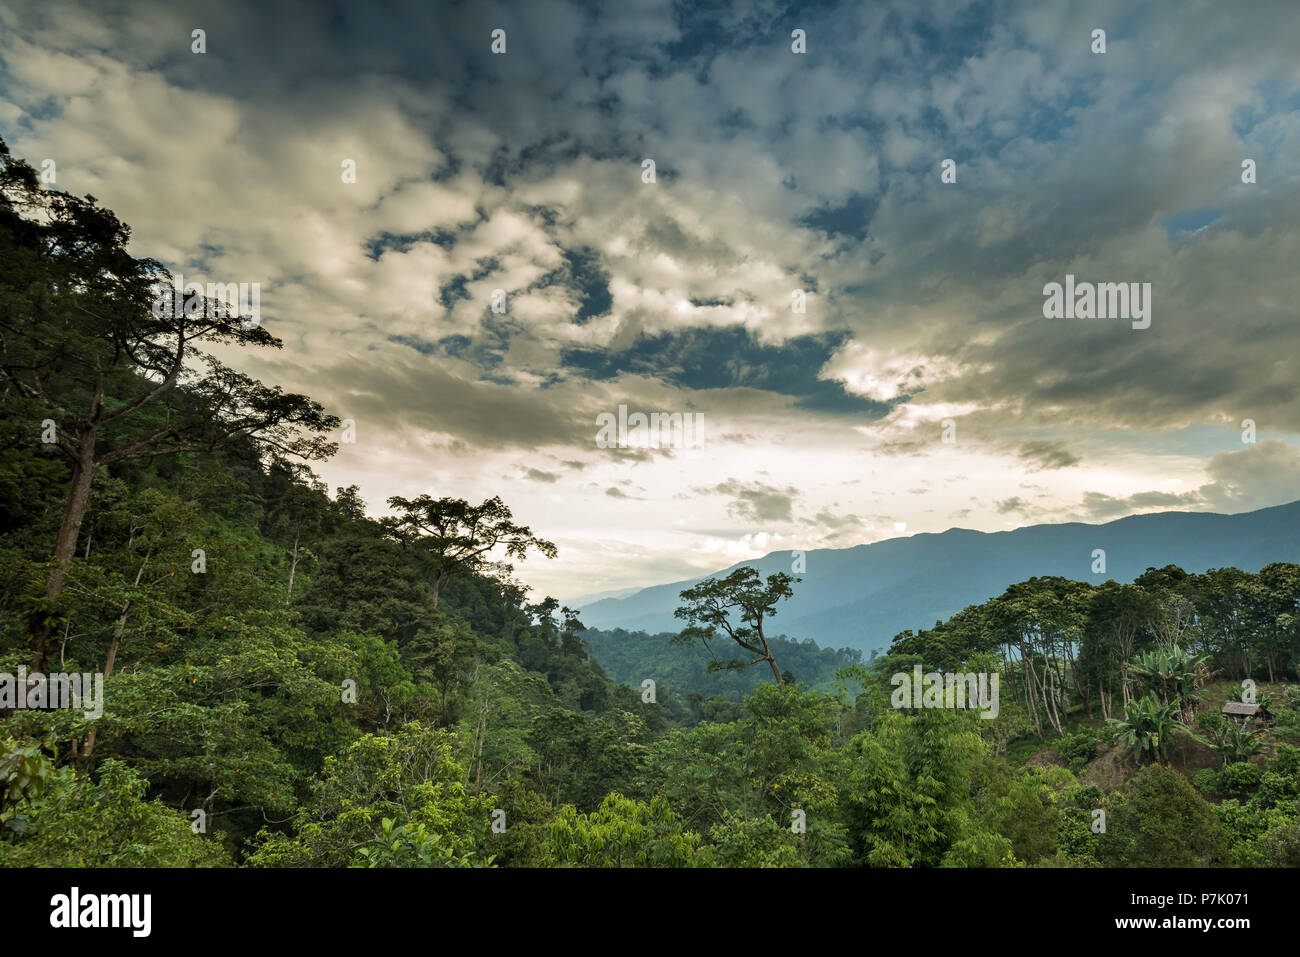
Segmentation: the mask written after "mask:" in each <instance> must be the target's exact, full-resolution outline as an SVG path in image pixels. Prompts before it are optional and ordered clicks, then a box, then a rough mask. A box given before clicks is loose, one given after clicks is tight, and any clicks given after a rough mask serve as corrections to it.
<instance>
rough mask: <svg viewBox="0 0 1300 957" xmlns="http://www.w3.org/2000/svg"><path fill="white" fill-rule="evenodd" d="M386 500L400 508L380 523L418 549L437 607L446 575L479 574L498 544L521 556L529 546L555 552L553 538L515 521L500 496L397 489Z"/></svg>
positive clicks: (549, 553)
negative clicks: (475, 499) (404, 493)
mask: <svg viewBox="0 0 1300 957" xmlns="http://www.w3.org/2000/svg"><path fill="white" fill-rule="evenodd" d="M388 505H389V507H390V508H394V509H397V510H398V511H399V512H400V514H399V515H398V516H396V517H394V518H386V519H384V520H383V522H382V524H383V526H384V528H385V529H386V530H387V532H388V534H389V535H390V536H391V537H392V538H393V539H394V540H396V541H398V542H401V543H402V544H403V545H404V546H406V547H407V548H409V549H411V550H412V551H414V552H416V553H417V554H418V555H419V557H420V559H421V561H422V563H423V564H424V566H425V568H426V570H427V571H428V573H429V575H430V578H431V581H432V585H433V604H434V606H435V607H437V604H438V595H439V593H440V592H441V591H442V587H443V585H445V584H446V582H447V580H448V579H450V578H452V577H453V576H455V575H466V574H471V573H480V574H481V573H482V572H483V571H484V570H485V569H486V568H487V567H488V553H490V552H491V551H492V549H494V548H497V547H498V546H501V547H503V548H505V552H506V555H507V556H508V557H510V558H517V559H519V560H520V561H522V560H523V559H525V558H527V557H528V549H530V548H536V549H537V550H538V551H539V552H541V553H542V554H543V555H545V556H546V557H547V558H554V557H555V556H556V554H557V549H556V547H555V545H554V544H552V543H551V542H548V541H546V540H545V539H542V538H537V537H536V536H534V535H533V531H532V529H530V528H529V527H528V526H526V525H517V524H515V522H514V517H513V515H512V514H511V512H510V509H509V508H508V507H507V506H506V504H505V503H504V502H502V501H501V499H500V497H493V498H490V499H488V500H487V501H485V502H484V503H483V504H482V505H470V504H469V502H467V501H465V500H464V499H463V498H439V499H435V498H433V497H432V496H429V495H420V496H418V497H417V498H414V499H405V498H402V497H401V496H397V495H395V496H393V497H392V498H390V499H389V500H388Z"/></svg>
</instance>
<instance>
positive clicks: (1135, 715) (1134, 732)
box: [1106, 691, 1180, 764]
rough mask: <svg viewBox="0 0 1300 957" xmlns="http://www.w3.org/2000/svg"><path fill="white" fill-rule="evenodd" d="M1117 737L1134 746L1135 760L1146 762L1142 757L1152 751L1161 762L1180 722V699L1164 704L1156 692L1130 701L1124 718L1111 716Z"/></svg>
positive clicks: (1152, 754)
mask: <svg viewBox="0 0 1300 957" xmlns="http://www.w3.org/2000/svg"><path fill="white" fill-rule="evenodd" d="M1106 723H1107V724H1109V725H1110V726H1111V728H1112V730H1113V736H1114V739H1115V740H1116V741H1118V742H1120V743H1122V744H1123V745H1124V746H1125V747H1130V748H1132V749H1133V759H1134V760H1135V761H1137V763H1138V764H1141V763H1142V756H1143V755H1145V754H1150V755H1151V756H1152V757H1153V758H1155V759H1156V760H1157V761H1159V760H1160V759H1162V758H1164V757H1165V754H1166V752H1167V750H1168V747H1169V736H1170V735H1171V734H1172V733H1173V731H1174V729H1175V728H1178V727H1180V726H1179V724H1178V702H1177V701H1176V700H1175V701H1172V702H1167V703H1163V704H1162V703H1161V702H1160V700H1159V699H1158V698H1157V697H1156V695H1155V692H1153V691H1150V692H1147V694H1146V695H1145V696H1144V697H1141V698H1136V699H1134V700H1133V701H1130V702H1129V705H1128V711H1127V712H1126V714H1125V716H1124V717H1123V718H1107V719H1106Z"/></svg>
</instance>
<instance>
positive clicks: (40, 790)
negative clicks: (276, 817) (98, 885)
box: [0, 742, 231, 867]
mask: <svg viewBox="0 0 1300 957" xmlns="http://www.w3.org/2000/svg"><path fill="white" fill-rule="evenodd" d="M3 747H4V749H5V750H4V754H3V755H0V764H10V762H9V761H8V760H7V759H9V758H11V757H12V756H13V755H15V754H17V753H24V754H25V756H24V757H22V758H21V759H20V761H21V763H23V764H28V763H29V762H30V761H31V750H32V748H31V747H30V746H29V747H23V746H14V745H13V743H12V742H10V743H6V744H5V745H4V746H3ZM37 764H40V765H41V769H40V772H38V774H37V779H39V780H40V781H41V782H42V783H41V784H40V786H33V781H28V784H27V786H26V787H25V789H24V790H23V793H22V796H21V797H20V798H18V799H17V800H14V801H13V802H12V803H11V804H9V806H8V807H7V809H6V810H5V814H6V816H7V820H6V823H7V825H8V826H7V827H6V828H5V831H4V833H3V838H2V839H0V866H5V867H223V866H229V865H230V863H231V861H230V858H229V856H228V855H227V853H226V852H225V850H224V849H223V848H222V845H221V843H220V840H219V836H217V835H214V836H211V837H208V836H203V835H199V834H195V833H194V831H193V829H192V826H191V821H190V820H189V818H188V817H186V816H185V815H184V814H182V813H181V812H179V811H175V810H172V809H171V808H168V807H165V806H164V805H163V804H161V803H160V802H157V801H147V800H146V799H145V797H144V792H145V782H144V781H143V780H142V779H141V778H140V776H139V775H137V774H136V773H135V772H134V771H132V770H131V769H130V768H128V767H126V766H125V765H124V764H122V763H121V762H120V761H114V760H109V761H105V762H103V763H102V764H101V765H100V767H99V773H98V780H91V779H89V778H87V777H86V776H84V775H81V774H78V773H76V772H75V771H74V770H73V769H72V768H69V767H62V768H59V769H58V770H50V768H49V765H48V762H45V763H42V761H41V760H39V759H38V760H37ZM41 772H44V776H43V777H42V776H41ZM18 780H19V778H17V777H15V778H13V779H11V781H10V785H11V787H12V786H13V785H14V784H16V783H17V782H18ZM10 793H12V791H11V792H10Z"/></svg>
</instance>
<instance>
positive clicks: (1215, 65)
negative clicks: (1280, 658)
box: [0, 0, 1300, 602]
mask: <svg viewBox="0 0 1300 957" xmlns="http://www.w3.org/2000/svg"><path fill="white" fill-rule="evenodd" d="M196 30H202V31H203V33H202V34H201V35H200V37H199V38H196V36H195V32H194V31H196ZM498 30H500V31H504V35H502V34H497V33H495V31H498ZM1099 30H1101V31H1104V37H1101V36H1099V35H1098V34H1097V33H1096V31H1099ZM796 31H800V32H798V33H796ZM494 35H495V36H496V38H497V39H496V40H494ZM200 39H201V42H200ZM1103 40H1104V52H1101V50H1100V49H1099V47H1100V46H1101V42H1102V41H1103ZM502 42H503V43H504V52H494V49H493V47H494V44H495V46H496V47H497V50H498V51H500V49H501V46H502ZM199 46H202V48H203V49H202V52H196V50H197V48H198V47H199ZM798 48H802V52H797V49H798ZM1297 50H1300V6H1297V5H1296V4H1294V3H1293V2H1291V0H1279V2H1276V3H1269V2H1262V0H1261V2H1251V3H1245V4H1226V3H1202V2H1191V0H1185V2H1176V3H1172V2H1171V3H1157V4H1133V3H1131V2H1130V0H1115V2H1094V3H1059V2H1058V3H1052V2H1046V3H1044V2H1033V3H1014V2H1004V3H997V2H994V3H988V2H975V3H968V2H943V3H924V2H914V0H900V2H896V3H844V4H835V3H810V4H782V3H766V2H751V3H740V2H737V3H726V2H723V3H669V2H658V0H647V2H640V0H628V2H618V3H606V4H594V3H572V2H560V0H530V2H528V3H494V2H473V3H437V2H430V0H421V2H419V3H414V2H412V3H391V4H383V5H379V4H369V3H366V4H361V3H356V4H321V3H301V2H277V0H269V2H267V0H258V2H231V0H222V2H219V3H218V2H212V3H186V2H167V3H158V4H153V3H150V2H132V3H117V2H112V0H106V2H98V3H95V4H93V5H92V4H81V5H69V4H62V3H59V2H56V0H41V2H34V3H25V2H6V3H4V4H3V5H0V137H3V139H4V140H5V141H6V142H7V143H8V144H9V146H10V148H11V150H12V152H13V153H14V154H15V155H16V156H19V157H22V158H24V159H26V160H28V161H29V162H31V163H32V164H33V165H35V166H37V167H38V169H39V168H42V163H43V162H44V161H46V160H52V161H53V165H52V166H51V167H48V168H49V169H50V170H51V171H52V172H53V175H54V176H55V183H54V185H55V186H56V187H57V188H59V189H64V190H68V191H70V192H73V193H75V194H78V195H81V194H87V193H89V194H92V195H94V196H96V197H98V198H99V200H100V201H101V202H102V203H103V204H104V205H106V206H108V207H109V208H111V209H113V210H114V211H115V212H116V213H117V214H118V215H119V216H120V217H121V218H122V219H123V220H124V221H125V222H126V223H128V224H129V225H130V226H131V227H132V230H133V234H132V243H131V249H132V252H133V253H135V255H137V256H141V257H145V256H147V257H151V258H154V259H157V260H160V261H162V262H163V263H164V264H165V265H167V266H168V267H169V268H170V269H171V270H172V271H173V272H178V273H180V274H182V275H183V276H184V277H185V279H186V280H187V281H189V280H198V281H203V282H247V283H258V284H259V288H260V293H261V295H260V311H261V313H260V321H261V322H262V324H263V325H264V326H265V327H266V328H267V329H268V330H269V331H270V332H271V333H273V334H274V335H276V336H278V337H279V338H280V339H282V340H283V343H284V348H283V349H282V350H280V351H278V352H274V353H272V352H269V351H268V352H265V353H264V354H258V353H253V352H239V353H237V354H232V355H230V356H227V357H225V358H228V359H229V361H231V362H232V364H235V365H237V366H238V367H239V368H241V369H243V370H244V371H246V372H248V373H250V374H252V375H255V376H256V377H258V378H260V379H262V380H263V381H265V382H268V383H274V384H278V385H282V386H283V387H284V388H286V389H289V390H291V391H299V392H305V393H307V394H309V395H311V396H312V397H313V398H316V399H318V400H320V401H321V402H323V403H324V404H325V405H326V407H327V409H328V410H329V411H331V412H333V413H334V414H336V415H339V416H340V417H342V418H344V419H350V420H352V422H353V423H354V428H353V434H354V436H355V442H351V443H344V444H342V445H341V446H340V451H339V454H338V455H337V456H335V457H334V458H333V459H332V460H330V461H328V462H326V463H323V464H320V465H318V466H317V469H316V470H317V472H318V474H319V475H320V476H321V478H322V480H324V481H325V482H327V483H328V485H329V486H330V488H331V489H334V488H338V487H342V486H348V485H353V484H356V485H358V486H359V487H360V490H361V494H362V497H363V498H364V499H365V501H366V502H367V503H368V505H369V508H370V511H371V513H372V514H375V515H379V514H384V513H385V512H386V506H385V501H386V499H387V498H388V497H389V496H392V495H401V496H405V497H413V496H415V495H418V494H421V493H429V494H431V495H434V496H436V497H441V496H455V497H461V498H466V499H470V500H471V501H474V502H479V501H482V500H483V499H486V498H489V497H491V496H493V495H500V496H501V497H502V499H503V500H504V501H505V502H506V504H507V505H509V506H510V507H511V508H512V509H513V511H514V515H515V518H516V520H518V521H521V522H524V523H526V524H528V525H530V526H531V527H532V529H533V531H534V533H536V534H538V535H540V536H542V537H544V538H547V539H549V540H551V541H553V542H554V543H555V544H556V545H557V546H558V548H559V555H558V557H557V558H556V559H554V560H547V559H545V558H542V557H539V556H536V555H534V556H533V557H530V558H529V559H528V560H527V561H525V562H523V563H521V564H518V565H517V566H516V572H515V574H516V577H518V578H519V579H521V580H522V581H524V582H526V583H527V584H529V585H531V586H532V587H533V588H534V590H535V591H534V594H533V597H534V599H538V598H540V597H541V596H542V595H544V594H550V595H554V596H556V597H557V598H560V599H561V600H563V601H568V602H573V601H578V600H581V599H582V598H584V597H588V596H592V595H595V594H601V593H605V592H608V591H613V590H618V589H625V588H631V587H636V586H644V585H652V584H658V583H662V582H668V581H675V580H679V579H684V578H688V577H692V576H695V575H700V574H705V573H708V572H711V571H714V570H718V569H721V568H724V567H727V566H729V565H731V564H733V563H735V562H738V561H743V560H746V559H750V558H757V557H759V556H762V555H765V554H767V553H770V552H773V551H779V550H785V549H792V550H793V549H811V548H826V547H846V546H851V545H857V544H863V543H869V542H873V541H879V540H882V539H886V538H893V537H897V536H899V535H910V534H914V533H917V532H938V531H943V530H945V529H948V528H951V527H964V528H973V529H979V530H983V531H1000V530H1005V529H1010V528H1015V527H1018V526H1022V525H1030V524H1039V523H1044V522H1069V521H1083V522H1102V521H1109V520H1112V519H1116V518H1120V517H1123V516H1125V515H1131V514H1137V513H1143V512H1151V511H1163V510H1175V509H1176V510H1191V511H1217V512H1240V511H1246V510H1250V509H1255V508H1261V507H1266V506H1269V505H1277V504H1282V503H1285V502H1289V501H1292V500H1294V499H1296V498H1300V481H1297V480H1298V479H1300V392H1298V387H1297V358H1296V357H1297V353H1298V352H1300V349H1298V348H1297V347H1298V346H1300V323H1298V321H1297V320H1298V317H1297V313H1298V311H1300V269H1298V268H1297V263H1300V238H1297V237H1298V234H1297V229H1296V227H1297V225H1298V221H1300V57H1297V56H1296V51H1297ZM648 160H652V161H653V174H654V175H653V176H651V175H650V172H649V170H648V168H647V167H648V164H647V161H648ZM1247 160H1250V161H1251V164H1249V165H1251V166H1252V168H1253V174H1254V175H1253V177H1252V176H1250V175H1249V174H1248V173H1247V172H1246V171H1245V169H1244V168H1243V163H1245V161H1247ZM946 161H950V162H946ZM1252 178H1253V180H1254V182H1245V181H1244V180H1246V179H1252ZM1067 275H1070V276H1073V277H1074V278H1075V281H1076V282H1077V283H1084V282H1087V283H1138V284H1147V283H1149V284H1150V286H1149V287H1145V286H1144V285H1139V287H1138V288H1139V289H1142V288H1149V290H1150V306H1151V314H1150V325H1149V327H1147V328H1135V326H1134V323H1133V322H1130V321H1129V320H1128V319H1124V318H1118V319H1117V318H1108V319H1088V318H1047V317H1046V316H1045V315H1044V303H1045V300H1046V298H1047V296H1046V295H1045V287H1047V285H1048V284H1050V283H1061V284H1064V283H1065V282H1066V276H1067ZM494 293H495V295H496V300H494ZM800 294H801V295H800ZM799 298H802V309H800V308H798V306H799V303H798V302H797V299H799ZM494 306H495V308H494ZM620 406H625V407H626V412H627V414H629V415H630V414H631V413H634V412H642V413H647V414H648V413H652V412H661V413H670V414H671V413H679V414H687V413H689V414H691V415H696V416H700V417H701V418H699V419H698V420H697V429H696V433H697V434H696V435H695V437H694V439H695V440H694V442H693V443H691V444H687V443H684V442H681V443H677V444H676V446H670V447H661V448H645V447H639V446H635V445H631V444H629V447H617V443H613V444H614V445H615V447H603V446H608V445H610V444H611V443H609V442H599V441H598V433H599V432H600V431H601V430H600V427H599V425H598V417H600V416H602V415H613V416H617V415H618V410H619V407H620ZM1246 420H1249V422H1250V425H1243V423H1244V422H1246ZM634 424H635V423H634Z"/></svg>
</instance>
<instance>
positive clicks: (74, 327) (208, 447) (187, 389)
mask: <svg viewBox="0 0 1300 957" xmlns="http://www.w3.org/2000/svg"><path fill="white" fill-rule="evenodd" d="M129 239H130V230H129V228H128V227H127V226H126V225H124V224H123V223H121V222H120V221H119V220H118V219H117V217H116V216H114V215H113V213H112V212H111V211H109V210H107V209H104V208H103V207H101V206H99V205H98V203H97V202H96V200H95V198H94V197H92V196H86V197H84V198H78V197H75V196H72V195H70V194H68V193H64V192H61V191H57V190H46V189H43V188H42V187H41V185H40V184H39V182H38V179H37V176H36V171H35V170H34V169H32V167H31V166H30V165H29V164H27V163H25V162H23V161H22V160H20V159H17V158H14V157H12V156H11V155H10V153H9V150H8V148H7V147H6V146H5V145H4V143H3V141H0V383H2V384H3V386H4V389H5V394H4V404H5V414H6V416H13V417H16V418H17V419H18V420H19V421H27V422H30V423H31V429H32V435H33V436H36V435H41V434H42V433H44V434H45V436H46V437H48V438H50V439H53V443H52V444H54V445H56V446H57V447H58V449H59V450H60V451H62V452H63V453H64V455H65V456H66V457H67V459H68V461H69V463H70V464H71V475H70V478H69V482H68V491H67V495H66V499H65V502H64V508H63V516H62V519H61V521H60V523H59V531H58V535H57V537H56V540H55V546H54V554H53V559H52V561H51V562H50V568H49V572H48V574H47V576H46V582H45V594H44V604H43V607H40V608H38V609H37V610H36V613H35V615H34V616H33V621H32V634H33V646H34V652H35V655H36V665H37V667H38V668H44V665H45V662H46V659H47V655H48V643H49V642H48V640H49V635H50V633H51V628H52V625H53V624H54V617H53V616H54V614H55V608H56V602H57V599H58V598H59V595H60V593H61V592H62V591H63V587H64V583H65V581H66V578H67V573H68V566H69V564H70V563H71V561H72V558H73V555H74V553H75V552H76V548H77V538H78V535H79V533H80V529H81V524H82V520H83V519H84V518H85V514H86V508H87V505H88V503H89V500H90V489H91V485H92V483H93V482H94V479H95V476H96V474H97V473H98V472H99V471H100V470H101V469H103V468H105V467H106V466H109V465H112V464H113V463H115V462H121V461H124V460H127V459H136V458H145V457H150V456H157V455H171V454H175V453H178V452H200V451H202V452H210V451H213V450H215V449H218V448H221V447H223V446H226V445H229V444H232V443H237V442H244V443H251V444H252V445H253V446H254V447H255V448H257V449H265V450H274V451H275V452H277V453H278V454H281V455H292V456H298V457H303V458H323V457H325V456H328V455H330V454H332V453H333V451H334V450H335V446H334V445H333V444H332V443H330V442H328V441H327V440H326V439H325V438H324V437H323V436H322V434H321V433H324V432H326V431H328V430H330V429H333V428H336V427H337V426H338V424H339V421H338V419H337V418H335V417H334V416H330V415H326V414H325V412H324V410H323V409H322V408H321V406H320V405H319V404H318V403H316V402H313V401H311V400H310V399H308V398H306V397H305V396H301V395H295V394H291V393H286V392H284V391H283V390H282V389H280V388H279V387H278V386H277V387H268V386H265V385H263V384H262V383H260V382H258V381H256V380H254V379H251V378H249V377H248V376H246V375H244V374H243V373H240V372H237V371H236V370H234V369H232V368H230V367H229V366H227V365H225V364H224V363H223V362H221V361H220V360H219V359H217V358H216V357H215V356H214V355H212V354H211V353H210V352H207V351H205V350H206V349H209V348H211V347H213V346H229V345H236V346H245V345H251V346H263V347H271V348H279V347H280V341H279V340H278V339H276V338H275V337H274V336H272V335H270V334H269V333H268V332H267V331H266V330H265V329H264V328H262V327H261V326H260V325H258V324H251V323H248V322H247V321H245V320H243V319H241V317H238V316H234V315H232V314H231V312H230V310H228V309H226V308H222V307H220V306H218V305H217V304H215V303H212V302H209V301H208V300H207V299H205V298H204V297H202V296H199V295H197V294H195V295H191V296H189V297H188V298H186V299H184V301H183V302H182V303H181V304H180V305H181V308H175V305H176V297H175V295H174V292H173V291H172V289H171V287H172V281H171V276H170V274H169V273H168V272H167V270H166V269H164V268H163V267H162V266H161V264H159V263H157V262H155V261H153V260H149V259H136V258H134V257H132V256H131V255H130V254H129V253H128V252H127V248H126V247H127V243H128V241H129ZM169 293H171V294H170V295H169ZM167 300H170V302H171V305H172V308H160V305H159V304H160V303H162V302H165V301H167Z"/></svg>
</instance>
